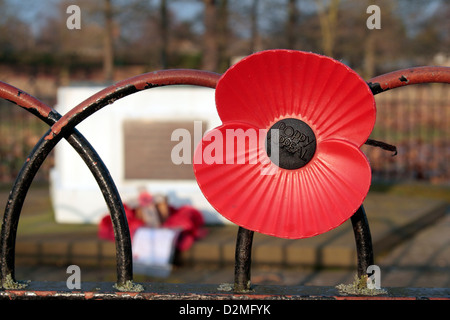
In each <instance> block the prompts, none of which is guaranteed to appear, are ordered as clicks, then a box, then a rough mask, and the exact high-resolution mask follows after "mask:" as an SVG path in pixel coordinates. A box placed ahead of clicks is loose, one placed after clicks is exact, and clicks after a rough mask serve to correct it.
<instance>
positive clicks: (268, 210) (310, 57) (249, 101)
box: [194, 50, 376, 238]
mask: <svg viewBox="0 0 450 320" xmlns="http://www.w3.org/2000/svg"><path fill="white" fill-rule="evenodd" d="M215 95H216V106H217V111H218V114H219V116H220V118H221V120H222V122H223V124H222V125H221V126H219V127H217V128H215V129H213V130H211V131H210V132H208V133H207V134H205V136H204V137H203V139H202V142H201V143H200V144H199V145H198V146H197V148H196V150H195V154H194V172H195V176H196V179H197V182H198V184H199V186H200V188H201V190H202V192H203V194H204V195H205V197H206V198H207V200H208V201H209V202H210V203H211V205H212V206H213V207H214V208H215V209H216V210H217V211H218V212H219V213H220V214H222V215H223V216H224V217H225V218H227V219H229V220H230V221H232V222H234V223H236V224H237V225H240V226H242V227H244V228H247V229H249V230H253V231H257V232H261V233H264V234H268V235H273V236H278V237H283V238H305V237H311V236H314V235H317V234H320V233H323V232H326V231H328V230H330V229H333V228H335V227H337V226H339V225H340V224H342V223H343V222H344V221H346V220H347V219H348V218H350V217H351V216H352V215H353V214H354V213H355V212H356V210H357V209H358V208H359V207H360V206H361V204H362V202H363V200H364V199H365V197H366V195H367V192H368V190H369V186H370V181H371V169H370V166H369V163H368V161H367V158H366V157H365V155H364V154H363V153H362V152H361V150H360V149H359V148H360V147H361V145H362V144H363V143H364V142H365V141H366V140H367V138H368V137H369V134H370V133H371V131H372V129H373V126H374V124H375V116H376V110H375V101H374V98H373V95H372V93H371V91H370V89H369V87H368V85H367V84H366V83H365V82H364V80H363V79H361V78H360V76H359V75H358V74H357V73H355V72H354V71H353V70H351V69H350V68H348V67H347V66H345V65H344V64H342V63H340V62H338V61H336V60H333V59H331V58H328V57H325V56H321V55H317V54H313V53H306V52H301V51H293V50H268V51H262V52H258V53H255V54H252V55H250V56H248V57H246V58H244V59H243V60H241V61H240V62H238V63H237V64H235V65H234V66H232V67H231V68H230V69H228V70H227V71H226V72H225V73H224V74H223V75H222V77H221V78H220V80H219V82H218V84H217V87H216V93H215ZM274 129H278V130H274ZM272 149H273V150H272Z"/></svg>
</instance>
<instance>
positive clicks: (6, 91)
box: [0, 81, 130, 284]
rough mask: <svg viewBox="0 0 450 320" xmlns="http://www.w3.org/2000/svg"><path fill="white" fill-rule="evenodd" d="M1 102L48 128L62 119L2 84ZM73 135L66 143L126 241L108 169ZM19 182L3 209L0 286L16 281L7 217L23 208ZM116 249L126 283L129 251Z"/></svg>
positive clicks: (12, 229) (12, 226) (13, 224)
mask: <svg viewBox="0 0 450 320" xmlns="http://www.w3.org/2000/svg"><path fill="white" fill-rule="evenodd" d="M0 98H1V99H5V100H8V101H10V102H11V103H13V104H15V105H17V106H19V107H21V108H23V109H25V110H27V111H29V112H30V113H32V114H34V115H36V116H37V117H38V118H39V119H40V120H42V121H43V122H45V123H47V124H48V125H50V126H51V125H53V124H54V123H56V122H57V121H58V120H59V119H60V118H61V115H60V114H59V113H58V112H57V111H55V110H54V109H52V108H51V107H49V106H48V105H46V104H44V103H43V102H41V101H39V100H38V99H36V98H35V97H33V96H31V95H30V94H28V93H26V92H24V91H22V90H20V89H18V88H16V87H13V86H11V85H9V84H7V83H4V82H1V81H0ZM72 132H73V133H72V134H70V135H69V136H68V137H67V138H66V139H67V141H68V142H69V144H70V145H71V146H72V147H73V148H74V149H75V151H76V152H77V153H78V154H79V155H80V156H81V158H82V159H83V161H84V162H85V163H86V165H87V166H88V168H89V169H90V170H91V173H92V174H93V176H94V178H95V180H96V181H97V183H98V185H99V187H100V190H101V191H102V194H103V196H104V198H105V201H106V203H107V206H108V209H109V211H110V215H111V216H112V217H114V218H112V219H111V220H113V221H115V224H114V225H113V229H114V232H115V234H118V233H124V234H123V235H122V237H121V238H127V237H129V229H128V225H127V220H126V215H125V210H124V208H123V205H122V202H121V200H120V195H119V192H118V190H117V188H116V185H115V183H114V181H113V179H112V177H111V176H110V174H109V172H108V169H107V168H106V166H105V164H104V163H103V161H102V159H101V158H100V157H99V156H98V154H97V153H96V151H95V150H94V148H93V147H92V146H91V145H90V143H89V142H88V141H87V140H86V138H85V137H84V136H83V135H82V134H81V133H80V132H78V130H76V129H73V130H72ZM28 177H30V175H28ZM22 178H23V176H22V175H21V174H19V175H18V177H17V178H16V181H15V183H14V186H13V188H12V191H11V193H10V195H9V198H8V202H7V206H6V208H5V214H4V219H3V224H2V231H1V244H0V279H2V280H1V281H2V282H4V281H5V280H6V279H7V278H8V275H9V277H10V279H11V280H12V281H15V274H14V271H15V270H14V258H15V246H14V245H11V242H10V241H12V240H14V239H15V238H16V233H17V224H18V219H11V218H9V217H17V218H18V215H17V213H15V212H19V213H20V211H21V210H22V204H23V201H24V200H23V201H19V200H18V199H21V198H22V199H25V195H26V190H27V188H23V187H21V185H23V184H24V182H22V180H21V179H22ZM31 178H32V177H31ZM25 183H27V182H25ZM30 183H31V181H30ZM15 186H16V187H15ZM11 233H14V234H11ZM127 233H128V235H127ZM128 242H129V241H128ZM116 248H117V250H116V251H117V252H116V259H117V267H118V274H121V276H120V277H119V278H124V279H127V280H129V279H128V271H127V270H128V269H129V268H130V266H129V265H128V264H129V263H128V261H129V260H130V258H128V257H127V251H129V249H128V245H127V244H126V243H123V244H116ZM7 252H8V253H7ZM0 284H2V283H0Z"/></svg>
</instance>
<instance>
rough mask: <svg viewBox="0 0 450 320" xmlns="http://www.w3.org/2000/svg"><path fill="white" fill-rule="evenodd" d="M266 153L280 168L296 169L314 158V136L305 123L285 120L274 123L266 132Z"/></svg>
mask: <svg viewBox="0 0 450 320" xmlns="http://www.w3.org/2000/svg"><path fill="white" fill-rule="evenodd" d="M277 150H278V152H276V151H277ZM266 152H267V155H268V156H269V158H270V160H271V161H272V162H273V163H275V164H276V165H277V166H279V167H280V168H283V169H289V170H294V169H298V168H301V167H303V166H305V165H306V164H307V163H308V162H309V161H311V159H312V157H313V156H314V153H315V152H316V136H315V135H314V132H313V131H312V129H311V128H310V127H309V126H308V125H307V124H306V123H305V122H303V121H301V120H298V119H294V118H286V119H283V120H280V121H278V122H277V123H275V124H274V125H273V126H272V127H271V128H270V130H269V131H268V132H267V137H266Z"/></svg>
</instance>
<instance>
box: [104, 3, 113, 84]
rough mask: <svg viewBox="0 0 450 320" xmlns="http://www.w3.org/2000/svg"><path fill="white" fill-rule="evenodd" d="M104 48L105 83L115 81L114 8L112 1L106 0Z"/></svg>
mask: <svg viewBox="0 0 450 320" xmlns="http://www.w3.org/2000/svg"><path fill="white" fill-rule="evenodd" d="M103 16H104V20H105V22H104V26H105V27H104V36H103V41H104V48H103V73H104V78H105V81H113V79H114V43H113V41H114V40H113V31H114V24H113V8H112V3H111V0H104V7H103Z"/></svg>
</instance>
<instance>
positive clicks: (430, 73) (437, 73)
mask: <svg viewBox="0 0 450 320" xmlns="http://www.w3.org/2000/svg"><path fill="white" fill-rule="evenodd" d="M433 82H436V83H450V67H441V66H436V67H414V68H408V69H402V70H397V71H393V72H390V73H386V74H383V75H380V76H377V77H375V78H372V79H370V80H369V81H367V83H368V84H369V86H370V88H371V89H372V92H373V94H378V93H381V92H384V91H387V90H390V89H395V88H399V87H404V86H408V85H412V84H420V83H433Z"/></svg>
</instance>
